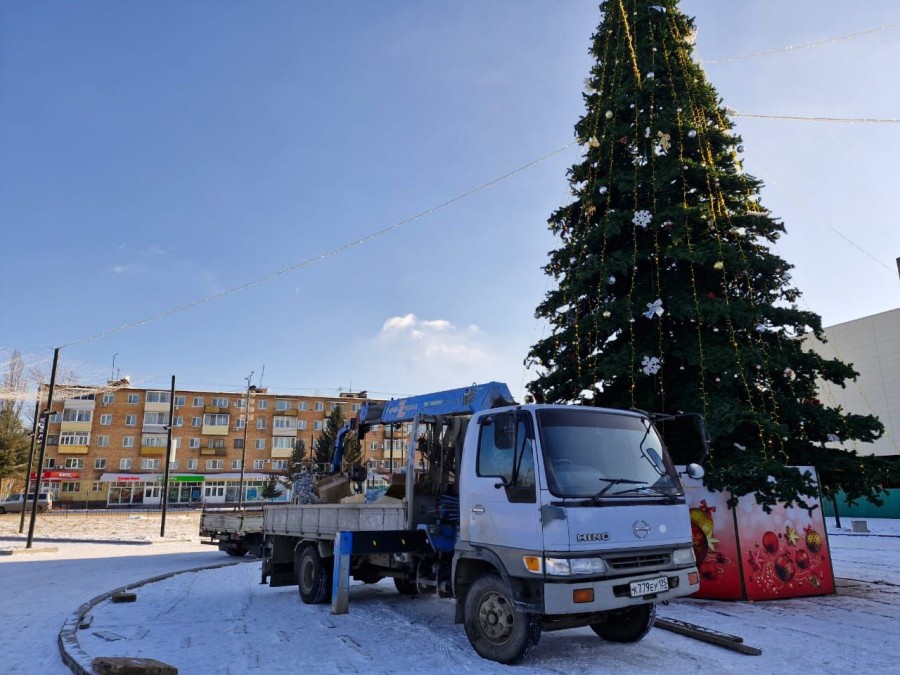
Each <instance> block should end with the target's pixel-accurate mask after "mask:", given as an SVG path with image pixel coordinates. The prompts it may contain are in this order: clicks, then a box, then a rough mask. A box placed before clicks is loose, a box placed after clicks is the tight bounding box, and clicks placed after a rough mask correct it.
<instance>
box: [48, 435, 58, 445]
mask: <svg viewBox="0 0 900 675" xmlns="http://www.w3.org/2000/svg"><path fill="white" fill-rule="evenodd" d="M47 445H59V434H47Z"/></svg>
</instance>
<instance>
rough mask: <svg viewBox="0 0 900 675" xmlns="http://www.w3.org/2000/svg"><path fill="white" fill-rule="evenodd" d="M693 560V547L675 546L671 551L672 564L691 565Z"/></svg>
mask: <svg viewBox="0 0 900 675" xmlns="http://www.w3.org/2000/svg"><path fill="white" fill-rule="evenodd" d="M694 562H696V561H695V560H694V549H693V548H676V549H675V550H674V551H673V552H672V564H674V565H692V564H694Z"/></svg>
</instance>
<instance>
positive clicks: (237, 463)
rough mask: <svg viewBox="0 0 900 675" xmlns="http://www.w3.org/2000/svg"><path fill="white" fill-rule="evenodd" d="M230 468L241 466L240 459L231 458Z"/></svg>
mask: <svg viewBox="0 0 900 675" xmlns="http://www.w3.org/2000/svg"><path fill="white" fill-rule="evenodd" d="M231 468H232V469H240V468H241V460H239V459H233V460H231Z"/></svg>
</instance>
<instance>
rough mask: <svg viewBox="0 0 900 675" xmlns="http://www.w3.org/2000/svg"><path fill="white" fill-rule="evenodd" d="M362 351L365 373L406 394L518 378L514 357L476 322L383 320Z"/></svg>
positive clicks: (409, 317)
mask: <svg viewBox="0 0 900 675" xmlns="http://www.w3.org/2000/svg"><path fill="white" fill-rule="evenodd" d="M366 352H367V353H368V357H367V359H366V368H365V369H366V370H368V371H370V372H368V373H367V376H368V377H370V378H372V381H377V382H385V383H388V382H390V383H392V385H391V386H392V390H393V391H398V392H404V393H407V394H417V393H423V392H426V391H437V390H440V389H455V388H457V387H462V386H466V385H469V384H471V383H472V382H487V381H490V380H499V381H501V382H502V381H506V382H508V383H509V384H510V385H511V386H512V387H515V385H517V384H519V381H520V380H521V378H522V375H521V373H522V364H521V360H520V358H518V357H517V355H515V354H512V353H509V350H508V349H504V346H503V345H499V344H497V340H496V338H494V337H492V336H491V335H488V334H485V333H484V332H483V331H481V330H480V329H479V328H478V326H476V325H474V324H470V325H467V326H465V327H457V326H455V325H454V324H453V323H451V322H450V321H447V320H446V319H420V318H419V317H417V316H416V315H415V314H412V313H410V314H406V315H404V316H392V317H390V318H388V319H387V320H386V321H385V322H384V323H383V324H382V327H381V331H380V332H379V333H378V334H377V335H376V336H374V337H373V338H371V339H370V341H369V344H368V345H367V346H366Z"/></svg>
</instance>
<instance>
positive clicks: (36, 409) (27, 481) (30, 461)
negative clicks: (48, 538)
mask: <svg viewBox="0 0 900 675" xmlns="http://www.w3.org/2000/svg"><path fill="white" fill-rule="evenodd" d="M40 413H41V399H40V397H38V399H37V400H36V401H35V402H34V422H33V423H32V425H31V451H30V452H29V453H28V464H27V465H26V466H25V495H24V497H23V499H24V500H25V501H23V502H22V511H21V512H20V513H19V534H22V531H23V530H24V529H25V504H27V503H28V501H27V500H28V488H29V486H30V485H31V467H32V465H33V464H34V446H35V443H37V430H38V420H39V419H40V418H41V414H40ZM44 426H45V429H46V422H45V423H44Z"/></svg>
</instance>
